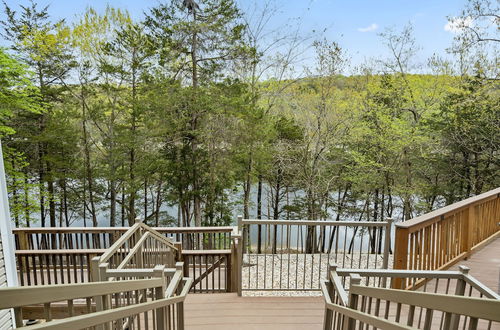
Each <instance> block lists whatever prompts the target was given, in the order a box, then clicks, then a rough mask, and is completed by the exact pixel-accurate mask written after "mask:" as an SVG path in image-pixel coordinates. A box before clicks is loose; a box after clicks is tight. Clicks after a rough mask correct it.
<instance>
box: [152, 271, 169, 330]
mask: <svg viewBox="0 0 500 330" xmlns="http://www.w3.org/2000/svg"><path fill="white" fill-rule="evenodd" d="M153 277H155V278H159V279H161V285H160V286H158V287H156V288H155V289H154V295H155V299H156V300H161V299H163V298H165V290H166V283H165V265H157V266H155V267H154V268H153ZM166 315H167V314H166V313H165V307H160V308H157V309H156V329H158V330H164V329H165V326H166V324H167V319H166Z"/></svg>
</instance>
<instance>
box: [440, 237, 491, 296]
mask: <svg viewBox="0 0 500 330" xmlns="http://www.w3.org/2000/svg"><path fill="white" fill-rule="evenodd" d="M459 265H464V266H467V267H469V268H470V272H469V273H470V274H471V275H472V276H474V277H475V278H477V279H478V280H479V281H480V282H481V283H483V284H484V285H486V286H487V287H489V288H490V289H492V290H493V291H495V292H496V293H499V294H500V290H499V282H500V237H499V238H496V239H495V240H494V241H492V242H490V243H489V244H488V245H486V246H484V247H483V248H482V249H480V250H479V251H476V252H475V253H474V254H473V255H472V256H471V257H470V258H469V259H468V260H464V261H461V262H460V263H458V264H457V265H455V266H453V267H451V268H450V270H456V269H458V266H459Z"/></svg>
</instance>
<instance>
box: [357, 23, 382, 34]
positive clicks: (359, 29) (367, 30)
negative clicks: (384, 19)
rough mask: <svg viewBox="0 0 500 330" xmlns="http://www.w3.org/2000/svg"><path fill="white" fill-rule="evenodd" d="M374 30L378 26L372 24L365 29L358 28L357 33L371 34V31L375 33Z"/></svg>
mask: <svg viewBox="0 0 500 330" xmlns="http://www.w3.org/2000/svg"><path fill="white" fill-rule="evenodd" d="M376 29H378V24H375V23H372V24H370V25H368V26H367V27H361V28H358V31H359V32H371V31H375V30H376Z"/></svg>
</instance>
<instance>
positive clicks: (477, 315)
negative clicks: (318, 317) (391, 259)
mask: <svg viewBox="0 0 500 330" xmlns="http://www.w3.org/2000/svg"><path fill="white" fill-rule="evenodd" d="M397 278H399V279H401V278H403V279H407V280H408V281H409V282H415V281H416V280H417V279H421V278H426V279H428V280H430V281H428V282H426V285H425V286H424V287H423V288H422V287H420V288H418V289H417V286H413V287H412V288H411V289H410V291H409V290H405V291H402V290H396V289H391V287H392V283H393V281H394V280H395V279H397ZM439 282H441V285H440V284H439ZM411 290H418V291H411ZM322 292H323V296H324V297H325V318H324V329H325V330H331V329H364V328H365V327H366V328H370V326H371V327H374V328H380V329H443V330H448V329H451V330H456V329H458V328H460V329H465V328H466V327H467V328H468V329H493V328H495V329H496V328H497V327H499V326H500V323H498V322H500V313H499V311H500V296H499V295H497V294H496V293H495V292H493V291H492V290H490V289H489V288H487V287H486V286H484V285H483V284H481V283H480V282H479V281H477V280H476V279H475V278H474V277H472V276H470V275H469V273H468V269H467V268H466V267H463V266H461V268H460V270H459V271H404V270H373V269H372V270H360V269H337V267H336V266H335V265H332V266H331V267H330V271H329V279H328V280H327V281H324V282H322Z"/></svg>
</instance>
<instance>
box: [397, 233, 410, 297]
mask: <svg viewBox="0 0 500 330" xmlns="http://www.w3.org/2000/svg"><path fill="white" fill-rule="evenodd" d="M408 236H409V229H408V228H403V227H398V226H397V225H396V235H395V239H394V266H393V268H394V269H403V270H404V269H408ZM393 283H394V284H393V288H394V289H404V287H405V286H406V284H405V282H404V281H403V279H401V278H395V279H394V281H393Z"/></svg>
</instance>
